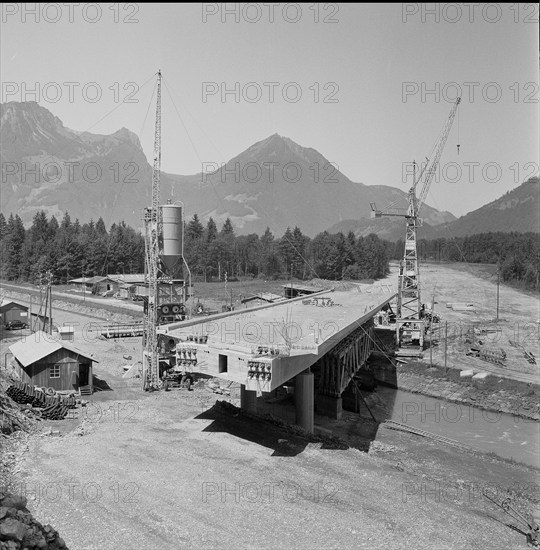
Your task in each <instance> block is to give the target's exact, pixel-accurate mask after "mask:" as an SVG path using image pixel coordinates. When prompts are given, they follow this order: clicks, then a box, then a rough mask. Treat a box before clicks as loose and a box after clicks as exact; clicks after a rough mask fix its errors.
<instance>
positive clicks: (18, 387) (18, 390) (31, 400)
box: [6, 381, 77, 420]
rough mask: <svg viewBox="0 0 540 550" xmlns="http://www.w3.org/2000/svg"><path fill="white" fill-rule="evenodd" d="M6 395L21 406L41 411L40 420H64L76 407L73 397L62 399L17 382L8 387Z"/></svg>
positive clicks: (48, 392)
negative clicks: (30, 406) (70, 410)
mask: <svg viewBox="0 0 540 550" xmlns="http://www.w3.org/2000/svg"><path fill="white" fill-rule="evenodd" d="M51 393H52V395H51ZM6 395H8V396H9V397H11V399H13V401H15V402H16V403H19V404H21V405H32V407H36V408H39V409H43V410H42V411H40V415H41V418H46V419H48V420H62V419H64V418H65V417H66V415H67V413H68V410H69V409H74V408H75V407H76V405H77V401H76V399H75V397H74V396H73V395H69V396H67V397H64V396H61V395H59V394H57V393H56V392H54V391H52V392H51V391H50V390H48V391H47V392H45V391H44V390H43V389H42V388H38V387H35V386H31V385H30V384H27V383H24V382H18V381H17V382H14V383H13V384H12V385H11V386H9V388H8V389H7V390H6Z"/></svg>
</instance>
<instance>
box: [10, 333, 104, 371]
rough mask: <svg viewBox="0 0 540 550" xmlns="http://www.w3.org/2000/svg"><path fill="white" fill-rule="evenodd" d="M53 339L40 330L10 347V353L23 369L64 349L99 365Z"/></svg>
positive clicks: (78, 351) (77, 350)
mask: <svg viewBox="0 0 540 550" xmlns="http://www.w3.org/2000/svg"><path fill="white" fill-rule="evenodd" d="M51 339H52V337H51V335H50V334H46V333H45V332H43V331H41V330H40V331H38V332H35V333H34V334H32V335H31V336H27V337H25V338H23V339H22V340H19V341H18V342H16V343H15V344H13V345H12V346H10V347H9V351H11V353H13V356H14V357H15V359H17V361H19V363H21V365H22V366H23V367H27V366H28V365H31V364H32V363H35V362H36V361H39V360H40V359H43V358H44V357H47V356H48V355H51V353H54V352H55V351H58V350H59V349H62V348H65V349H67V350H69V351H71V352H73V353H76V354H77V355H80V356H81V357H84V358H85V359H90V361H94V362H96V363H97V361H96V360H95V359H93V358H92V357H89V356H88V355H86V354H85V353H83V352H82V351H81V350H79V349H77V348H76V347H74V346H72V345H67V344H65V343H64V342H62V343H60V342H59V341H56V340H54V341H51Z"/></svg>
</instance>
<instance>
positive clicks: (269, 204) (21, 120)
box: [0, 102, 538, 238]
mask: <svg viewBox="0 0 540 550" xmlns="http://www.w3.org/2000/svg"><path fill="white" fill-rule="evenodd" d="M0 118H1V124H0V127H1V129H0V161H1V178H2V179H1V188H0V190H1V211H2V212H3V213H4V214H9V213H10V212H13V213H15V212H16V213H18V214H19V215H20V216H21V218H22V219H23V221H24V222H25V223H28V222H30V221H31V219H32V217H33V215H34V214H35V212H36V211H38V210H45V211H46V212H47V214H48V215H56V216H58V217H61V216H62V215H63V214H64V212H66V211H68V212H69V213H70V215H71V217H72V218H73V219H74V218H78V219H79V220H80V221H81V222H84V221H88V220H90V219H91V218H92V219H94V220H97V219H98V218H99V217H100V216H101V217H103V219H104V220H105V222H106V224H110V223H113V222H118V221H120V220H124V221H125V222H126V223H128V224H130V225H132V226H134V227H140V226H141V225H142V223H141V220H142V214H143V209H144V208H145V207H146V206H147V205H149V204H150V202H151V201H150V199H151V180H152V167H151V165H150V164H149V162H148V160H147V158H146V156H145V154H144V151H143V149H142V147H141V144H140V141H139V139H138V137H137V136H136V134H134V133H133V132H131V131H130V130H128V129H126V128H122V129H120V130H118V131H117V132H115V133H113V134H111V135H99V134H92V133H88V132H77V131H75V130H71V129H69V128H66V127H65V126H64V125H63V123H62V121H61V120H60V119H59V118H58V117H56V116H54V115H53V114H52V113H51V112H50V111H48V110H47V109H45V108H44V107H42V106H40V105H39V104H37V103H36V102H24V103H19V102H9V103H4V104H1V105H0ZM533 187H534V185H533ZM533 192H534V190H533V189H532V188H531V190H530V193H533ZM512 193H514V191H513V192H512ZM512 193H510V195H511V196H510V195H508V196H507V197H506V202H505V203H504V204H506V205H507V206H506V207H504V208H503V207H500V208H499V207H498V206H496V205H495V203H497V201H495V202H494V203H491V205H486V206H485V207H483V208H487V207H490V209H491V210H493V209H497V208H499V209H500V210H501V212H499V214H500V216H499V221H500V223H499V230H501V227H504V228H505V229H506V226H505V225H504V223H506V221H508V224H510V225H509V227H510V226H511V225H512V224H514V225H515V220H514V219H513V218H514V214H513V212H514V211H516V212H518V211H519V212H520V213H522V212H529V209H530V207H531V206H533V203H534V201H531V200H530V199H526V197H525V196H524V195H523V196H522V194H521V193H518V194H517V195H516V196H514V195H512ZM161 196H162V197H170V196H173V198H174V199H175V200H182V202H183V203H184V205H185V215H186V217H187V218H189V217H191V216H192V215H193V214H194V213H197V214H198V215H199V217H200V218H201V219H202V220H203V221H205V220H207V219H208V218H209V217H210V216H211V217H213V218H214V220H215V221H216V223H217V224H218V227H219V226H220V224H222V223H223V222H224V221H225V219H226V218H230V219H231V221H232V223H233V225H234V227H235V230H236V232H237V233H238V234H247V233H258V234H262V233H263V232H264V230H265V229H266V227H267V226H269V227H270V228H271V230H272V231H273V232H274V234H276V235H278V236H280V235H281V234H283V232H284V231H285V229H286V228H287V227H288V226H291V227H294V226H298V227H300V228H301V229H302V231H303V232H304V233H305V234H306V235H309V236H314V235H315V234H317V233H318V232H320V231H323V230H326V229H329V230H330V231H335V230H340V228H341V229H345V228H347V230H348V229H352V230H354V231H355V232H356V233H357V234H367V233H370V232H375V233H378V234H379V235H380V236H382V237H387V238H388V237H390V236H391V235H393V234H394V232H395V234H396V235H397V234H398V228H399V235H398V236H397V237H396V238H400V237H402V234H403V223H402V221H401V220H399V219H390V220H389V219H376V220H370V219H369V215H370V211H371V208H370V203H372V202H374V203H376V204H377V205H378V206H379V205H385V204H388V203H394V202H396V203H397V206H401V207H405V206H406V202H407V195H406V193H405V192H403V191H402V190H400V189H397V188H395V187H390V186H386V185H369V186H368V185H365V184H363V183H356V182H353V181H351V180H350V179H349V178H348V177H347V176H346V175H344V174H343V173H342V172H340V170H339V169H338V167H336V166H334V165H333V164H332V163H330V162H329V161H328V160H327V159H326V158H325V157H324V156H323V155H322V154H321V153H319V152H318V151H316V150H315V149H312V148H306V147H302V146H301V145H298V144H297V143H295V142H294V141H293V140H291V139H289V138H286V137H282V136H280V135H278V134H274V135H272V136H270V137H268V138H266V139H264V140H262V141H259V142H257V143H255V144H254V145H252V146H251V147H249V148H248V149H247V150H245V151H243V152H242V153H240V154H239V155H237V156H236V157H234V158H233V159H231V160H229V161H228V162H227V163H226V164H225V165H224V166H218V165H217V164H215V165H211V166H210V170H209V171H205V173H202V172H201V173H199V174H194V175H175V174H168V173H162V174H161ZM499 200H501V199H499ZM501 204H502V203H501ZM535 204H536V206H538V196H537V197H536V203H535ZM494 205H495V206H494ZM516 209H517V210H516ZM480 210H482V209H480ZM422 215H423V218H424V220H425V227H426V228H429V230H430V231H431V230H432V229H433V230H438V228H439V227H441V228H451V227H452V224H455V223H459V222H460V220H464V218H467V219H466V220H464V221H463V222H462V224H461V226H462V227H463V228H464V230H470V231H477V230H478V228H481V227H483V226H484V225H485V224H486V223H488V222H487V220H489V213H488V214H482V213H480V214H479V216H474V215H473V216H472V218H468V217H467V216H471V214H468V215H467V216H464V217H463V218H460V220H456V218H455V216H453V215H452V214H451V213H449V212H441V211H439V210H436V209H435V208H432V207H430V206H428V205H424V208H423V212H422ZM528 217H529V214H527V215H524V216H523V217H522V220H521V222H520V224H521V225H522V226H523V228H525V227H526V226H527V224H528V221H527V219H528ZM480 218H481V219H482V220H483V221H481V222H480V221H479V222H478V223H476V222H475V221H474V220H477V219H478V220H479V219H480ZM461 226H460V227H461ZM512 227H513V225H512ZM336 228H338V229H336ZM508 230H512V229H508ZM515 230H518V229H515ZM521 230H524V229H521ZM366 232H367V233H366Z"/></svg>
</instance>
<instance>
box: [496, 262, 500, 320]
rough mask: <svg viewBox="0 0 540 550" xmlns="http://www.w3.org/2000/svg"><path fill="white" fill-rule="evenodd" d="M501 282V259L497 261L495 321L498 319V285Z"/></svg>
mask: <svg viewBox="0 0 540 550" xmlns="http://www.w3.org/2000/svg"><path fill="white" fill-rule="evenodd" d="M500 284H501V260H500V258H499V261H498V262H497V321H499V285H500Z"/></svg>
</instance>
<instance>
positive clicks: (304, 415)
mask: <svg viewBox="0 0 540 550" xmlns="http://www.w3.org/2000/svg"><path fill="white" fill-rule="evenodd" d="M314 388H315V382H314V377H313V373H312V372H310V371H309V370H307V371H304V372H302V373H300V374H298V375H297V376H296V387H295V391H294V398H295V406H296V423H297V424H298V425H299V426H300V427H301V428H304V430H306V432H308V433H313V429H314V417H315V412H314V409H313V406H314V398H315V392H314Z"/></svg>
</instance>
